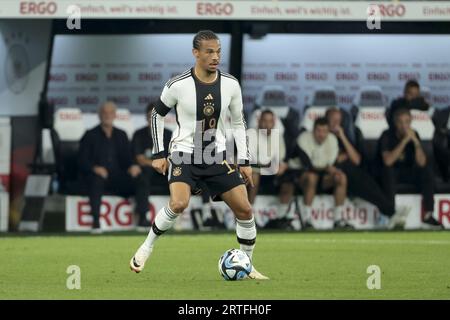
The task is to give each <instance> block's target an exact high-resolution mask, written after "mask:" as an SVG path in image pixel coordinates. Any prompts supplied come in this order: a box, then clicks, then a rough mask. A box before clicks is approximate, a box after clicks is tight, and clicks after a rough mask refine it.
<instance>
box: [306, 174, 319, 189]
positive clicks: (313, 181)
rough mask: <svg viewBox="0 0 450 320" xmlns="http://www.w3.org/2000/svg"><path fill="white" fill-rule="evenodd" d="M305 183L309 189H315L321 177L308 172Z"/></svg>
mask: <svg viewBox="0 0 450 320" xmlns="http://www.w3.org/2000/svg"><path fill="white" fill-rule="evenodd" d="M305 181H306V185H307V186H308V187H315V186H316V185H317V182H318V181H319V177H318V176H317V174H315V173H313V172H308V173H306V178H305Z"/></svg>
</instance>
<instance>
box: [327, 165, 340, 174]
mask: <svg viewBox="0 0 450 320" xmlns="http://www.w3.org/2000/svg"><path fill="white" fill-rule="evenodd" d="M326 171H327V172H328V173H329V174H331V175H334V174H335V173H336V172H337V171H338V169H337V168H336V167H335V166H329V167H327V169H326Z"/></svg>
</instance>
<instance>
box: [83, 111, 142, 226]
mask: <svg viewBox="0 0 450 320" xmlns="http://www.w3.org/2000/svg"><path fill="white" fill-rule="evenodd" d="M116 110H117V107H116V105H115V104H114V103H113V102H106V103H105V104H103V105H102V106H101V107H100V109H99V118H100V124H99V125H98V126H96V127H94V128H93V129H91V130H88V131H87V132H86V133H85V134H84V136H83V138H82V139H81V143H80V151H79V167H80V170H81V176H82V178H83V179H82V180H83V182H84V184H85V185H86V187H87V192H88V195H89V203H90V206H91V214H92V216H93V220H94V221H93V232H94V233H100V232H101V229H100V221H99V217H100V204H101V197H102V195H103V194H104V193H105V192H110V193H113V194H118V195H121V196H125V197H126V196H129V195H132V194H133V192H134V181H133V179H134V178H136V177H137V176H138V175H139V174H140V173H141V169H140V168H139V166H138V165H135V164H133V161H132V156H131V144H130V142H129V140H128V137H127V135H126V133H125V132H124V131H123V130H120V129H118V128H115V127H114V126H113V122H114V119H115V118H116Z"/></svg>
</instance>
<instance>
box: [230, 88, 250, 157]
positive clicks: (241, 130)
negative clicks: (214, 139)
mask: <svg viewBox="0 0 450 320" xmlns="http://www.w3.org/2000/svg"><path fill="white" fill-rule="evenodd" d="M229 109H230V117H231V128H232V129H233V137H234V140H235V142H236V148H237V153H238V154H237V155H238V163H239V164H240V165H241V166H248V165H250V154H249V151H248V138H247V135H246V130H247V124H246V122H245V118H244V106H243V103H242V92H241V87H240V85H239V83H238V82H236V86H235V88H234V92H233V95H232V98H231V102H230V107H229Z"/></svg>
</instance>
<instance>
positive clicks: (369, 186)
mask: <svg viewBox="0 0 450 320" xmlns="http://www.w3.org/2000/svg"><path fill="white" fill-rule="evenodd" d="M342 116H343V114H342V111H341V110H340V109H338V108H330V109H328V110H327V111H326V113H325V118H327V121H328V127H329V128H330V131H331V132H332V133H333V134H334V135H335V136H336V138H337V139H338V144H339V154H338V157H337V160H336V167H337V168H339V169H341V170H342V171H343V172H344V173H345V175H346V176H347V182H348V193H349V194H351V195H353V196H356V197H360V198H361V199H364V200H366V201H368V202H370V203H372V204H373V205H375V206H377V207H378V209H379V210H380V212H381V213H382V214H383V215H385V216H387V217H389V223H388V225H387V226H388V228H389V229H392V228H394V227H396V226H404V224H405V222H406V219H407V215H408V213H409V210H408V207H400V208H399V210H397V211H395V207H394V203H392V202H391V201H390V200H389V198H388V197H387V196H386V194H385V193H384V192H383V190H382V189H381V188H380V187H379V185H378V183H377V182H376V181H375V179H373V178H372V176H370V175H369V174H368V173H367V172H366V171H365V170H363V168H362V162H363V159H362V155H363V154H364V150H363V149H364V146H363V143H364V142H363V138H362V134H361V131H359V129H358V128H353V132H352V131H351V129H350V128H349V127H346V128H343V127H342V124H343V119H342ZM352 133H353V134H352Z"/></svg>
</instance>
